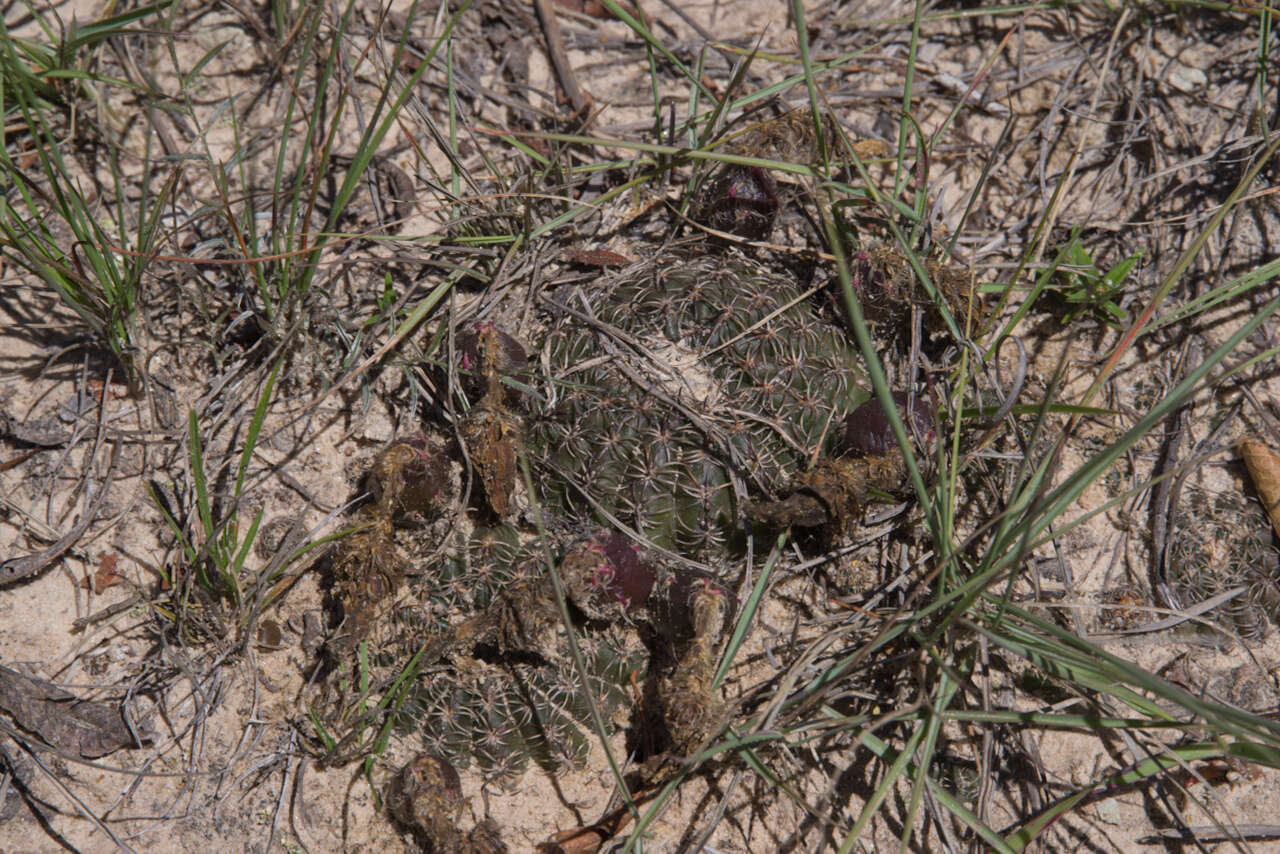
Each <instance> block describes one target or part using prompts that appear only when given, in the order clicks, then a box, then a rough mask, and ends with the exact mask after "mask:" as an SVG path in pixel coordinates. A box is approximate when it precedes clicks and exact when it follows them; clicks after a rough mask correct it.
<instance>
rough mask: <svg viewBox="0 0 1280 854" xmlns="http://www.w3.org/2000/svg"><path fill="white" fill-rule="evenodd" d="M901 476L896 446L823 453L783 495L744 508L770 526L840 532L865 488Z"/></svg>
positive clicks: (882, 486) (890, 485)
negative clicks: (854, 453) (856, 453)
mask: <svg viewBox="0 0 1280 854" xmlns="http://www.w3.org/2000/svg"><path fill="white" fill-rule="evenodd" d="M877 406H878V404H877ZM882 414H883V413H882ZM904 476H905V464H904V463H903V461H902V455H901V454H900V453H898V451H897V449H896V448H895V449H894V450H892V451H889V452H887V453H884V454H876V455H872V456H865V457H856V458H855V457H836V458H835V459H822V460H818V462H817V464H816V465H815V466H814V467H813V469H812V470H811V471H807V472H805V473H804V474H802V475H800V476H799V477H797V478H796V479H795V480H794V481H792V483H791V485H790V487H789V488H788V491H789V493H790V494H789V495H788V496H787V497H786V498H784V499H783V500H782V501H770V502H764V503H761V504H755V505H751V506H749V507H747V509H746V513H747V516H748V517H749V518H750V519H752V520H753V521H755V522H758V523H760V524H762V525H764V526H766V527H769V528H774V529H781V528H786V527H789V526H791V525H796V526H799V527H802V528H825V529H826V530H827V532H828V533H829V534H831V535H834V536H840V535H843V534H847V533H850V532H851V531H852V529H853V526H854V524H855V523H856V522H857V520H858V516H859V515H860V514H861V513H862V508H863V507H865V506H866V503H867V498H868V495H869V494H870V493H872V492H892V491H894V490H896V489H897V488H898V487H900V486H901V484H902V481H903V478H904Z"/></svg>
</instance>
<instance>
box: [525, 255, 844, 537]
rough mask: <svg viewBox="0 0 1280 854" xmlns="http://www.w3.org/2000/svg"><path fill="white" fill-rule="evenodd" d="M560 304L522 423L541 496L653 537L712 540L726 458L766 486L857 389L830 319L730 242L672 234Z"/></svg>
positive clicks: (731, 503) (796, 462)
mask: <svg viewBox="0 0 1280 854" xmlns="http://www.w3.org/2000/svg"><path fill="white" fill-rule="evenodd" d="M562 306H563V309H562V311H561V312H560V313H559V315H558V316H557V317H555V318H553V322H552V328H551V329H550V331H549V333H548V336H547V343H546V345H545V346H546V351H547V356H548V359H549V364H550V368H551V371H550V377H549V382H548V387H547V388H546V389H545V392H544V394H545V396H546V398H547V399H548V400H549V401H551V403H550V404H549V405H548V406H547V407H545V408H544V410H543V411H542V412H541V413H540V414H539V416H538V417H535V418H534V419H533V423H532V425H531V428H530V446H531V451H532V456H533V458H534V460H535V462H536V463H537V465H538V469H539V471H540V474H541V477H540V478H539V480H540V483H541V485H542V492H543V495H542V497H543V499H544V500H545V501H546V502H548V503H549V504H550V505H551V506H552V507H553V508H556V509H557V510H559V511H561V512H563V513H565V514H569V515H576V516H579V517H584V516H585V517H594V521H595V523H596V524H609V517H610V516H615V517H616V518H618V519H619V520H621V521H622V522H624V523H625V524H627V525H632V526H634V527H635V528H637V529H638V530H639V531H641V532H642V533H643V534H644V536H645V537H647V538H648V539H649V540H650V541H651V542H653V543H655V544H657V545H659V546H661V547H663V548H667V549H672V550H678V551H682V552H685V553H690V554H706V553H708V552H710V551H711V550H712V549H713V548H714V547H718V546H722V545H723V544H724V543H725V542H726V540H727V539H728V536H729V533H730V532H731V531H732V530H734V529H735V528H737V527H738V525H737V520H736V513H735V506H736V501H737V497H736V496H735V495H734V493H733V488H732V486H731V473H732V474H735V475H737V476H738V477H739V478H741V482H743V483H745V484H746V485H747V486H748V487H749V488H753V489H755V490H759V491H764V492H768V491H770V490H772V489H774V488H776V487H777V486H779V485H780V484H782V483H784V482H785V481H786V480H788V479H789V478H790V477H791V476H792V475H794V474H795V473H796V472H798V471H799V470H800V469H801V468H802V467H803V465H804V464H805V462H806V461H807V460H808V459H809V458H810V457H811V456H813V455H814V454H815V453H816V452H818V451H819V450H821V446H822V445H823V444H824V437H825V436H826V435H827V433H828V431H829V428H830V425H831V424H833V423H839V419H840V418H842V417H843V416H844V415H845V414H846V413H847V412H848V411H849V410H850V409H852V407H853V406H854V405H855V404H856V403H858V402H859V400H860V399H861V398H863V397H865V393H864V392H862V391H861V390H860V389H859V388H858V387H857V385H856V383H855V380H856V377H857V373H856V368H855V365H856V363H857V362H856V357H855V356H854V354H853V352H852V351H851V349H850V348H849V345H848V344H847V341H846V336H845V335H844V333H843V332H842V331H841V330H840V329H839V328H837V327H836V326H834V325H832V324H830V323H827V322H825V321H823V320H821V319H819V318H817V317H816V316H814V314H813V313H812V312H811V310H810V308H809V306H808V305H807V304H806V303H805V302H804V300H803V299H801V294H800V292H799V289H798V288H797V287H796V285H795V284H794V282H792V281H790V280H788V279H784V278H782V277H779V276H777V275H774V274H773V273H771V272H770V271H769V270H767V269H766V268H764V267H763V266H762V265H761V264H759V263H757V262H755V261H752V260H750V259H748V258H746V257H743V256H741V255H736V254H732V253H729V254H724V255H712V254H708V253H707V252H706V250H705V247H702V246H699V245H695V246H685V247H675V248H673V249H671V250H669V251H665V252H664V253H663V255H662V257H661V258H659V259H653V260H649V261H644V262H639V263H637V264H634V265H632V266H631V267H628V268H626V269H624V270H623V271H621V272H620V273H619V274H618V275H616V276H614V277H610V278H606V279H602V280H600V281H598V282H597V283H595V284H594V285H593V286H591V287H590V289H589V290H586V291H585V292H582V293H581V294H580V295H579V296H578V297H577V298H575V299H571V300H568V301H567V302H566V303H562Z"/></svg>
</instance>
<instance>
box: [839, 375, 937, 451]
mask: <svg viewBox="0 0 1280 854" xmlns="http://www.w3.org/2000/svg"><path fill="white" fill-rule="evenodd" d="M908 397H909V395H908V394H907V393H906V392H905V391H895V392H894V393H893V402H894V403H895V404H897V407H898V415H899V416H901V417H902V419H903V422H904V423H905V425H906V428H907V432H908V434H910V432H911V429H912V425H913V424H914V425H915V430H916V431H917V432H918V433H919V434H920V435H921V436H924V437H925V438H929V437H931V436H932V435H933V417H932V412H931V411H930V409H929V406H928V405H927V404H926V403H925V402H924V401H923V400H921V399H920V398H919V397H917V398H916V399H915V400H914V401H913V402H912V405H911V409H910V417H908V410H907V400H908ZM897 446H898V441H897V439H896V438H894V435H893V427H892V426H890V424H889V416H888V414H887V413H885V411H884V407H882V406H881V405H880V401H879V400H877V399H876V398H872V399H871V400H868V401H867V402H866V403H864V404H862V405H861V406H859V407H858V408H857V409H855V410H853V412H851V413H849V417H848V418H846V419H845V422H844V450H845V451H846V452H848V453H851V454H857V455H860V456H873V455H876V454H883V453H886V452H888V451H890V450H893V449H894V448H896V447H897Z"/></svg>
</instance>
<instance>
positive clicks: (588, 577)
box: [560, 531, 657, 619]
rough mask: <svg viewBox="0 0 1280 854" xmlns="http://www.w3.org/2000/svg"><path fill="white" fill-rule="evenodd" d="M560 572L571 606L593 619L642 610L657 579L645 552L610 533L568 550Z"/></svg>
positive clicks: (623, 536) (598, 535)
mask: <svg viewBox="0 0 1280 854" xmlns="http://www.w3.org/2000/svg"><path fill="white" fill-rule="evenodd" d="M560 572H561V574H562V576H563V578H564V582H565V585H566V587H567V588H568V590H569V597H570V598H571V599H572V600H573V603H574V604H575V605H577V606H578V607H579V608H580V609H581V610H582V612H583V613H585V614H586V615H587V616H588V617H591V618H593V619H608V618H610V616H612V615H614V614H616V613H617V611H618V609H621V610H622V611H623V612H632V611H636V610H638V609H639V608H642V607H643V606H644V605H645V603H646V602H647V601H648V600H649V593H650V592H651V591H652V590H653V585H654V583H655V581H656V580H657V574H656V573H655V571H654V567H653V564H652V562H650V561H649V560H648V559H647V556H646V555H645V553H644V551H643V550H642V549H641V548H640V547H639V546H637V545H636V544H634V543H633V542H631V540H629V539H628V538H627V537H626V536H625V535H623V534H620V533H617V532H609V531H602V532H600V533H598V534H596V535H595V536H593V537H591V538H589V539H587V540H586V541H584V542H582V543H579V544H578V545H577V546H575V547H573V548H571V549H570V550H569V552H568V553H567V554H566V555H565V556H564V559H563V560H562V561H561V563H560Z"/></svg>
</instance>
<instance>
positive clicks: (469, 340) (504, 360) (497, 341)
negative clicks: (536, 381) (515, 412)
mask: <svg viewBox="0 0 1280 854" xmlns="http://www.w3.org/2000/svg"><path fill="white" fill-rule="evenodd" d="M456 343H457V350H458V377H459V379H460V380H461V381H462V387H463V388H464V389H465V390H466V392H467V395H468V396H470V397H471V398H472V399H476V398H479V397H482V396H483V395H485V394H487V393H488V392H489V391H490V390H491V389H492V388H494V387H495V386H501V385H502V378H503V377H507V378H510V379H514V380H516V381H517V382H520V383H526V382H527V381H528V373H529V354H528V353H526V352H525V349H524V346H523V345H522V344H521V343H520V342H519V341H517V340H516V339H515V338H513V337H512V336H511V335H509V334H507V333H506V332H505V331H503V330H502V329H499V328H498V327H497V326H496V325H494V324H493V323H492V322H490V321H487V320H481V321H478V322H476V323H474V324H472V325H471V326H470V328H468V329H466V330H463V331H462V332H459V333H458V337H457V342H456ZM503 397H504V398H505V399H506V400H507V401H508V402H515V400H516V399H518V398H519V397H520V394H519V393H518V392H517V391H516V390H515V389H513V388H511V387H510V386H507V387H506V388H505V390H504V391H503Z"/></svg>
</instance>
